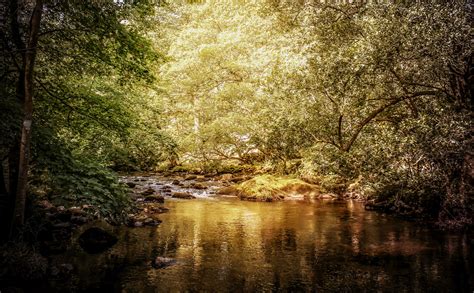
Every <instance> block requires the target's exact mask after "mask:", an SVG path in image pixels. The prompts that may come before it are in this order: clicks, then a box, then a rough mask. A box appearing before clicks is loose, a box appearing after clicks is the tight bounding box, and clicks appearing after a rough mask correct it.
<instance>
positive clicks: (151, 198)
mask: <svg viewBox="0 0 474 293" xmlns="http://www.w3.org/2000/svg"><path fill="white" fill-rule="evenodd" d="M145 202H159V203H164V202H165V198H164V197H163V196H162V195H159V194H152V195H147V196H146V197H145Z"/></svg>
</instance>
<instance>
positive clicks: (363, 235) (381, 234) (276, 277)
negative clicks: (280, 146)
mask: <svg viewBox="0 0 474 293" xmlns="http://www.w3.org/2000/svg"><path fill="white" fill-rule="evenodd" d="M166 207H168V208H169V209H170V211H169V212H168V213H166V214H162V215H161V219H162V220H163V223H162V224H161V225H160V226H158V227H141V228H115V230H116V231H115V232H116V233H117V234H118V235H119V239H120V240H119V242H118V243H117V244H116V245H115V246H114V247H113V248H111V249H110V250H109V251H108V252H105V253H102V254H99V255H88V254H86V253H84V252H82V251H80V249H79V248H78V249H77V250H75V251H74V250H73V251H72V252H71V254H70V255H65V256H64V258H65V261H68V262H72V263H73V264H74V266H75V267H76V270H77V273H78V278H77V279H76V283H74V284H75V285H74V286H77V289H84V288H87V291H91V290H96V291H97V292H110V291H116V292H169V291H173V292H176V291H182V292H184V291H209V292H216V291H218V292H226V291H237V292H241V291H245V292H255V291H259V292H269V291H284V292H288V291H298V292H314V291H317V292H348V291H351V292H358V291H366V292H472V290H473V289H474V277H473V272H474V268H473V265H474V262H473V260H474V258H473V254H472V246H473V244H474V243H473V239H471V238H470V237H469V236H467V235H460V234H449V233H444V232H440V231H436V230H433V229H430V228H426V227H420V226H417V225H415V224H413V223H409V222H406V221H402V220H399V219H396V218H393V217H391V216H386V215H383V214H379V213H376V212H369V211H365V210H364V208H363V206H362V204H360V203H357V202H353V201H344V202H335V201H315V202H302V201H285V202H274V203H259V202H245V201H240V200H238V199H235V198H207V199H195V200H168V201H167V203H166ZM157 256H161V257H168V258H173V259H174V260H175V261H176V262H175V263H174V264H173V265H171V266H169V267H166V268H161V269H155V268H153V267H152V266H151V261H152V260H153V259H154V258H155V257H157Z"/></svg>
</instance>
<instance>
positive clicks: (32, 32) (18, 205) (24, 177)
mask: <svg viewBox="0 0 474 293" xmlns="http://www.w3.org/2000/svg"><path fill="white" fill-rule="evenodd" d="M42 12H43V1H42V0H37V1H36V4H35V8H34V10H33V13H32V15H31V19H30V27H29V34H28V41H27V46H26V51H25V62H24V73H25V74H24V99H23V115H24V118H23V123H22V127H21V140H20V153H19V164H18V185H17V189H16V198H15V209H14V213H13V221H12V226H13V227H14V228H16V227H20V226H22V225H23V224H24V220H25V204H26V192H27V188H28V169H29V159H30V142H31V125H32V119H33V83H34V81H33V80H34V79H33V73H34V66H35V58H36V52H37V45H38V37H39V30H40V24H41V15H42Z"/></svg>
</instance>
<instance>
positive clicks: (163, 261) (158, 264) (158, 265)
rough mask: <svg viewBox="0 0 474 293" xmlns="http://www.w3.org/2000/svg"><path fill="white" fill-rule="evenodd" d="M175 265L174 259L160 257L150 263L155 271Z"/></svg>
mask: <svg viewBox="0 0 474 293" xmlns="http://www.w3.org/2000/svg"><path fill="white" fill-rule="evenodd" d="M175 263H176V260H175V259H172V258H169V257H162V256H158V257H157V258H155V260H153V261H152V262H151V266H152V267H154V268H155V269H163V268H166V267H169V266H171V265H174V264H175Z"/></svg>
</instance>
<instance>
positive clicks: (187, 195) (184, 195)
mask: <svg viewBox="0 0 474 293" xmlns="http://www.w3.org/2000/svg"><path fill="white" fill-rule="evenodd" d="M171 197H174V198H181V199H192V198H196V197H195V196H194V195H192V194H190V193H187V192H173V193H172V194H171Z"/></svg>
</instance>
